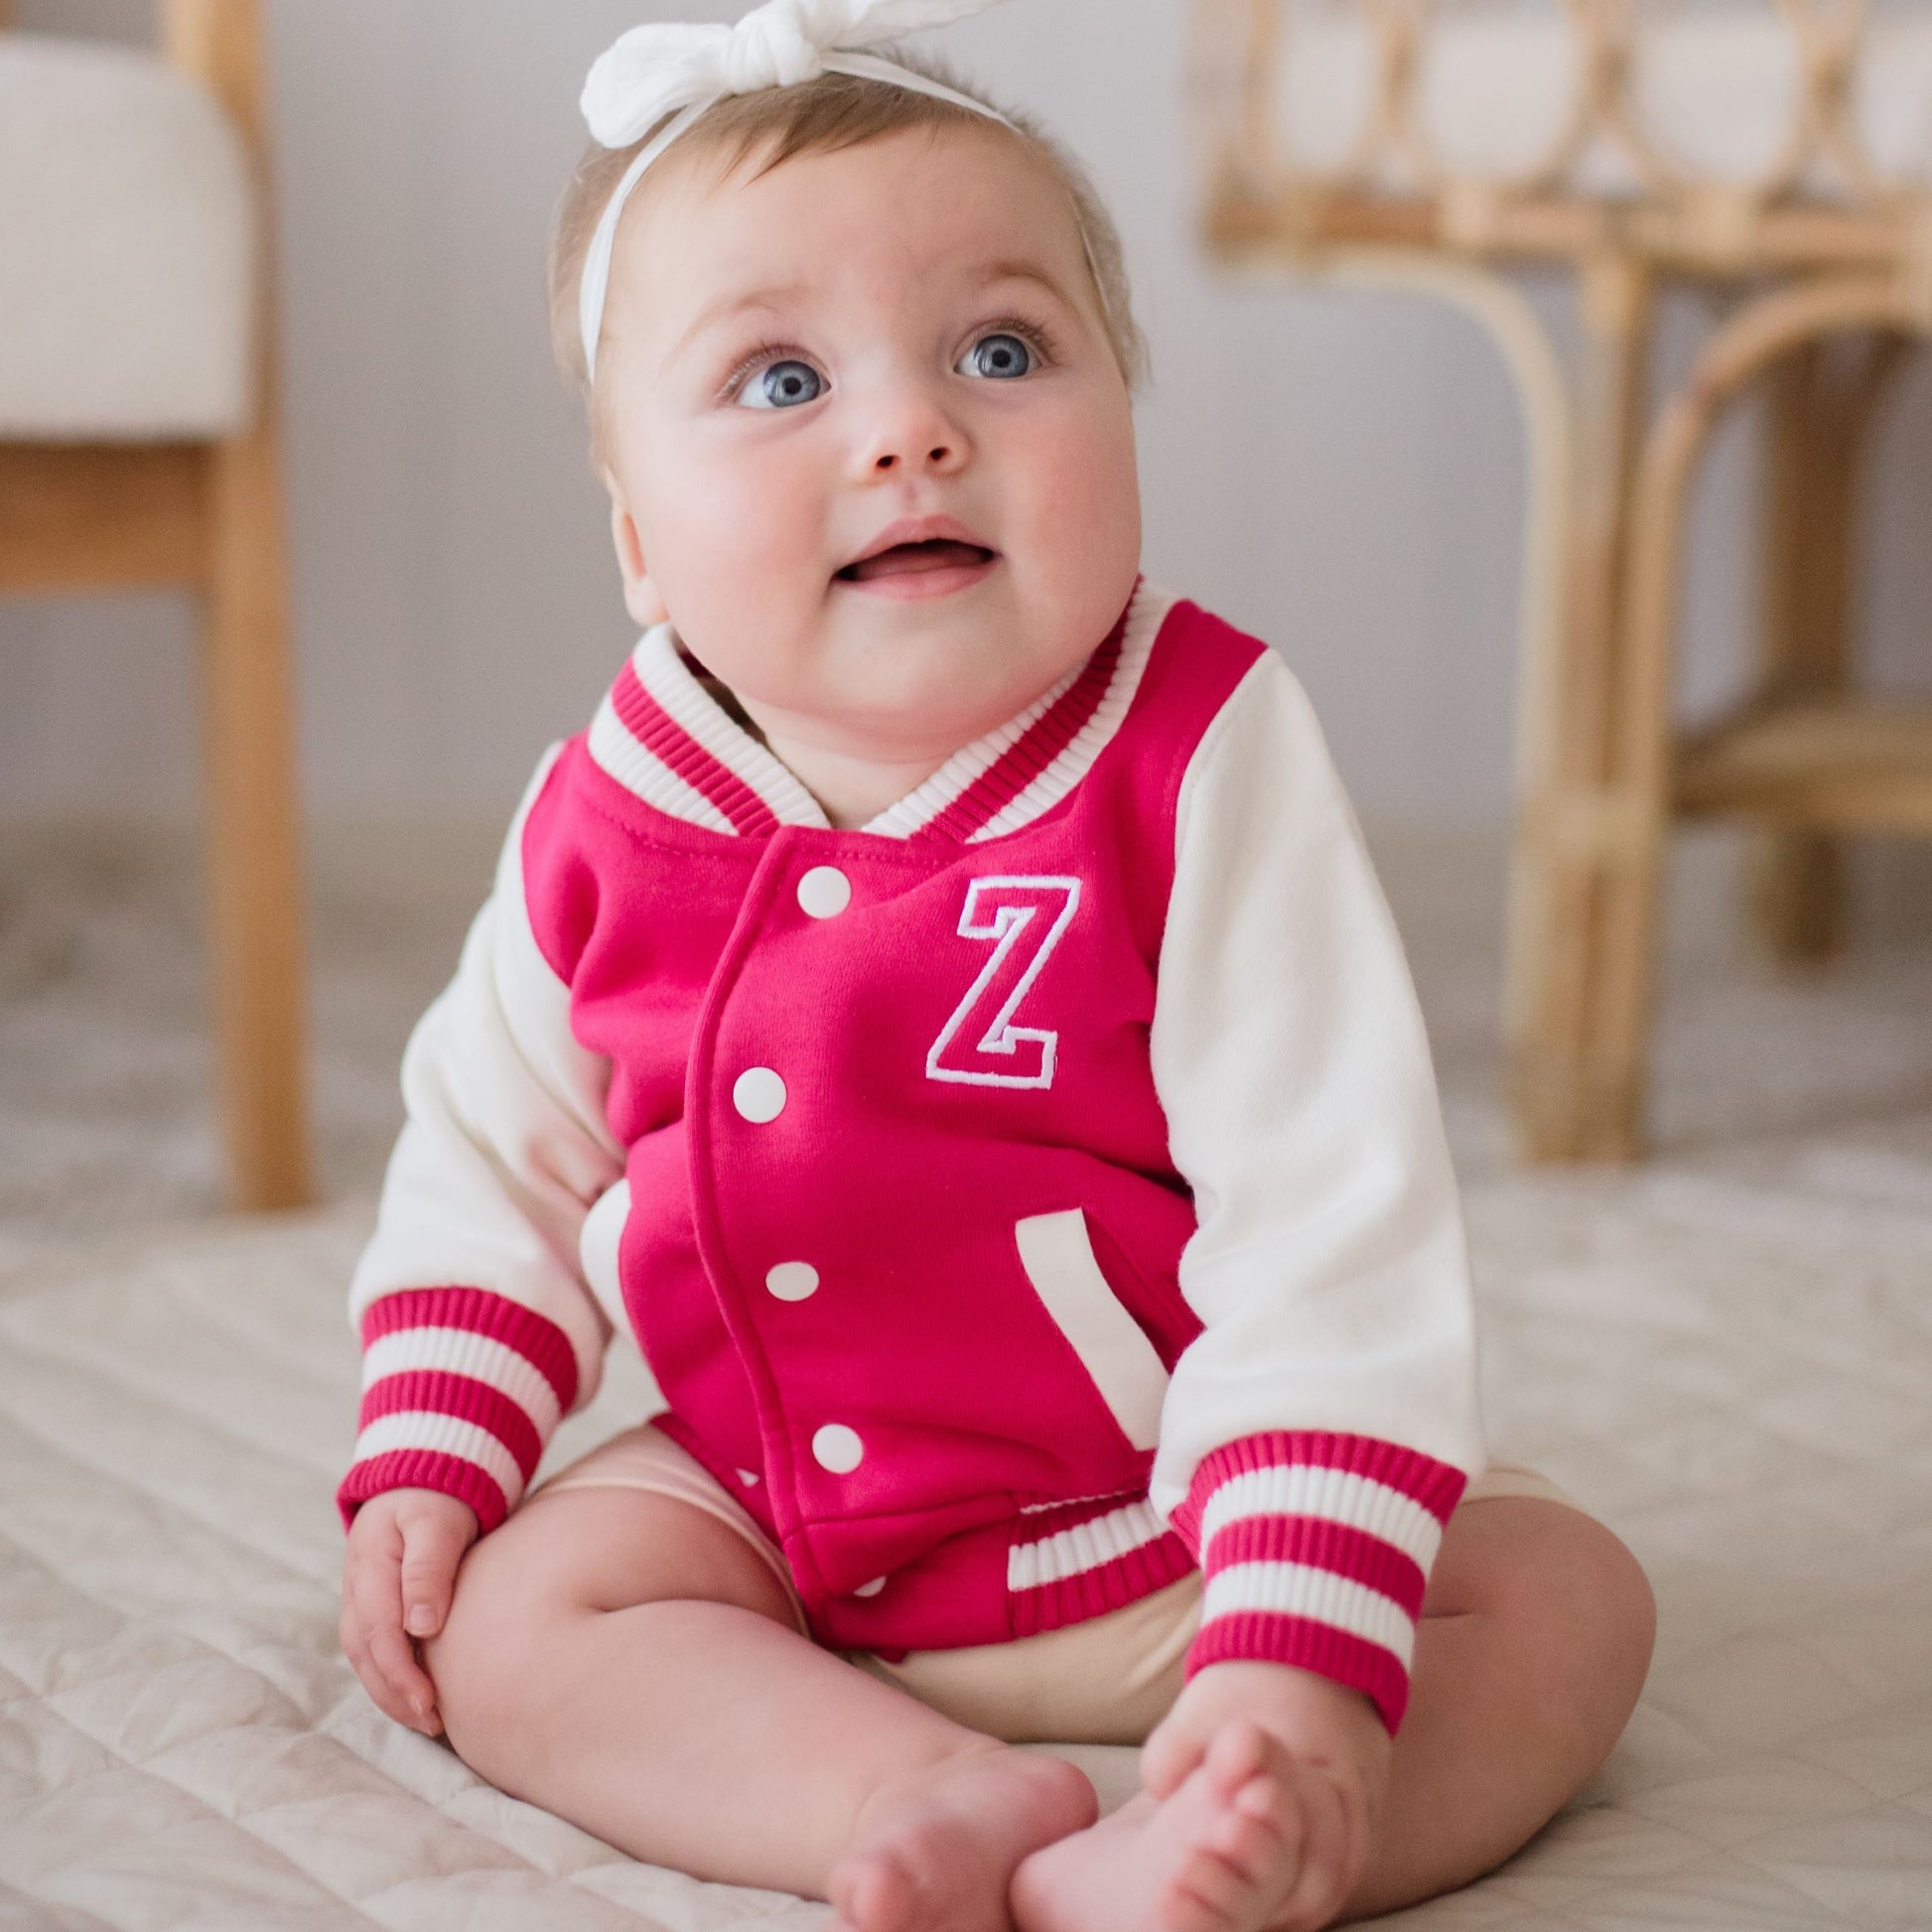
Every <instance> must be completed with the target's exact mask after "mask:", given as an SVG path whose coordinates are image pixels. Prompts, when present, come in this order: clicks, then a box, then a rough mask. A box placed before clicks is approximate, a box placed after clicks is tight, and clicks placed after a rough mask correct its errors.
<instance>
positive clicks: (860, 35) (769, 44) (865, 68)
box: [578, 0, 1011, 377]
mask: <svg viewBox="0 0 1932 1932" xmlns="http://www.w3.org/2000/svg"><path fill="white" fill-rule="evenodd" d="M999 4H1000V0H767V4H766V5H764V6H761V7H759V8H757V9H756V10H755V11H753V12H751V13H749V14H747V15H746V16H745V18H744V19H743V20H741V21H740V22H739V23H738V25H737V26H736V27H633V28H632V29H631V30H630V32H629V33H627V34H625V35H624V36H623V37H622V39H621V40H620V41H619V42H618V43H617V44H616V45H615V46H614V47H613V48H611V50H610V51H609V52H608V53H607V54H605V55H604V57H603V58H602V59H601V60H600V61H599V62H598V63H597V65H596V66H595V67H594V68H592V69H591V74H590V78H589V79H588V80H587V81H586V82H585V83H584V100H583V107H584V118H585V120H587V121H588V122H589V123H590V128H591V134H592V136H593V138H594V139H596V140H597V141H598V142H600V143H601V144H602V145H603V146H605V147H607V148H627V147H628V146H629V145H630V144H631V142H633V141H638V140H642V139H643V137H644V135H645V134H647V133H648V132H649V131H650V129H651V128H653V127H654V126H656V124H657V123H658V122H659V121H661V120H662V119H663V118H664V116H665V115H666V114H675V115H676V119H675V120H673V121H672V122H671V123H670V125H669V126H668V127H666V128H665V129H664V130H663V131H662V132H661V133H660V134H659V135H658V136H657V138H656V139H655V140H654V141H652V142H651V143H650V144H649V145H648V146H647V147H644V148H643V149H641V150H639V152H638V154H637V156H636V158H635V159H634V160H633V161H632V162H631V164H630V166H629V168H628V169H626V170H625V172H624V177H623V179H622V180H621V182H620V183H619V184H618V187H617V192H616V193H615V194H614V195H613V196H612V197H611V200H610V204H609V206H608V207H606V208H605V210H604V217H603V219H602V220H601V221H599V223H598V224H597V232H596V233H595V234H594V235H593V236H592V237H591V246H590V252H589V253H588V254H587V255H586V256H585V258H584V280H583V285H582V288H581V291H580V294H579V301H578V315H579V319H580V321H581V323H582V325H583V331H584V366H585V368H586V369H587V370H588V371H589V373H590V374H591V375H592V376H593V377H595V376H596V374H597V345H598V343H599V342H600V341H601V340H602V338H603V335H604V305H605V302H606V300H607V299H608V297H609V295H610V292H611V258H612V255H613V253H614V252H615V250H616V248H617V243H618V222H619V220H620V218H621V216H622V214H623V207H624V204H625V203H626V202H627V201H629V199H630V192H631V190H632V189H634V188H635V187H636V186H637V184H638V182H639V181H641V180H642V179H643V176H644V171H645V170H646V169H647V168H648V167H649V166H650V165H651V163H652V162H654V161H655V160H656V159H657V158H658V156H659V155H661V154H662V153H663V152H664V150H665V149H666V148H668V147H669V146H670V145H671V143H672V142H673V141H675V140H676V139H677V138H678V136H679V135H681V134H683V133H684V132H685V130H686V129H687V128H689V127H690V126H691V125H692V124H693V123H694V122H696V121H697V120H699V119H701V118H702V117H703V115H704V114H705V113H706V112H707V110H709V109H710V108H712V107H715V106H716V105H717V104H718V102H719V101H721V100H723V99H724V98H725V97H726V96H727V95H729V94H753V93H758V92H759V91H761V90H762V89H763V88H766V87H795V86H797V85H798V84H799V83H800V82H801V81H805V80H815V79H816V78H817V77H818V76H819V75H820V74H821V73H828V72H829V73H851V74H857V75H859V76H860V77H861V78H863V79H867V80H884V81H887V82H889V83H890V84H891V85H893V86H895V87H905V88H908V89H909V90H910V91H911V92H913V93H919V94H930V95H932V96H933V98H934V99H936V100H948V101H951V102H952V103H953V105H954V106H956V107H968V108H971V109H972V111H973V112H974V113H976V114H984V115H985V116H986V117H987V118H988V119H989V120H995V121H998V122H999V123H1000V124H1001V126H1003V127H1006V126H1010V125H1011V123H1010V122H1009V121H1008V120H1007V119H1006V117H1005V115H1003V114H999V113H996V112H995V111H994V110H993V109H992V108H990V107H988V106H987V105H986V104H985V102H984V101H978V100H974V99H973V98H972V97H971V96H970V95H968V94H962V93H959V92H956V91H955V90H954V89H953V88H951V87H946V86H942V85H941V84H940V83H939V82H938V81H936V80H928V79H927V78H926V77H925V75H924V74H922V73H914V72H913V71H912V70H911V69H909V68H902V67H899V66H897V64H896V63H894V62H892V61H885V60H881V59H879V58H878V57H877V56H876V55H871V54H868V53H866V52H865V51H864V50H865V49H866V48H869V47H876V46H878V45H879V44H880V43H881V42H882V41H890V40H897V38H898V37H899V36H900V35H901V34H910V33H916V32H917V31H918V30H919V29H921V28H925V27H943V26H945V25H946V24H947V22H949V21H954V20H962V19H964V18H965V17H966V16H967V15H968V14H976V13H984V12H985V11H986V9H987V8H988V7H993V6H998V5H999Z"/></svg>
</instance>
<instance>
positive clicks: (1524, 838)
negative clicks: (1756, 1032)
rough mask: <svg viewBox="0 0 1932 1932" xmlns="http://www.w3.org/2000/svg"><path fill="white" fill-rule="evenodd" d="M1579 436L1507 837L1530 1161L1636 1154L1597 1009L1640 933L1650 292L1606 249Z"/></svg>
mask: <svg viewBox="0 0 1932 1932" xmlns="http://www.w3.org/2000/svg"><path fill="white" fill-rule="evenodd" d="M1581 311H1582V323H1583V339H1584V362H1583V369H1582V383H1581V388H1580V393H1579V404H1580V407H1579V428H1580V431H1581V442H1580V446H1579V449H1578V457H1577V483H1576V510H1575V515H1574V517H1573V519H1572V522H1571V530H1572V539H1571V557H1570V567H1569V584H1568V588H1567V595H1566V600H1565V623H1564V627H1563V640H1562V644H1561V648H1560V656H1559V661H1558V662H1557V663H1556V664H1554V665H1553V666H1551V667H1550V668H1549V675H1548V676H1546V677H1543V678H1542V679H1540V680H1538V681H1537V683H1538V687H1539V688H1540V689H1541V691H1542V692H1543V693H1544V698H1543V703H1544V705H1545V706H1546V707H1547V710H1548V715H1547V716H1546V717H1545V718H1544V719H1542V720H1540V721H1531V727H1530V728H1531V729H1532V731H1533V735H1534V738H1535V740H1536V742H1538V743H1539V744H1540V745H1541V746H1542V747H1543V748H1544V750H1543V752H1542V768H1541V769H1540V770H1537V771H1534V772H1532V773H1531V774H1530V779H1529V787H1528V796H1527V799H1526V803H1525V809H1524V812H1523V815H1522V820H1521V824H1520V827H1519V831H1518V839H1517V858H1516V901H1517V903H1516V912H1515V916H1514V917H1513V919H1512V946H1513V947H1514V949H1515V952H1516V957H1515V958H1514V960H1513V961H1512V964H1511V975H1510V977H1511V982H1512V986H1513V988H1514V989H1515V992H1514V1004H1513V1011H1512V1014H1511V1017H1510V1092H1511V1099H1512V1104H1513V1110H1514V1113H1515V1118H1516V1125H1517V1132H1518V1138H1519V1141H1520V1142H1521V1144H1522V1147H1523V1150H1524V1152H1525V1153H1526V1154H1527V1155H1528V1157H1529V1158H1530V1159H1532V1160H1543V1161H1590V1160H1608V1161H1626V1160H1630V1159H1633V1158H1634V1157H1635V1156H1636V1154H1637V1153H1638V1152H1639V1149H1640V1138H1641V1127H1640V1123H1641V1116H1642V1110H1643V1091H1642V1084H1641V1074H1640V1065H1631V1064H1625V1063H1623V1061H1622V1060H1621V1059H1620V1058H1619V1056H1618V1055H1616V1054H1614V1053H1609V1054H1606V1051H1605V1044H1604V1038H1603V1034H1604V1027H1605V1016H1606V1011H1607V1008H1608V1006H1609V1005H1610V1003H1611V1002H1612V1001H1613V1000H1614V996H1615V992H1616V979H1617V975H1618V974H1619V973H1621V972H1622V971H1623V970H1624V963H1625V962H1626V961H1627V959H1628V956H1629V954H1630V951H1631V948H1632V947H1633V946H1636V947H1643V946H1647V945H1648V943H1649V934H1650V925H1651V922H1652V919H1653V916H1654V914H1653V912H1652V909H1651V908H1652V905H1653V901H1654V896H1655V884H1656V881H1655V871H1656V860H1657V854H1656V835H1655V832H1654V828H1653V827H1650V826H1649V825H1648V824H1647V822H1646V820H1645V817H1644V815H1643V814H1640V813H1638V814H1633V812H1632V810H1631V803H1630V795H1629V792H1628V787H1627V785H1626V783H1625V782H1624V780H1625V773H1624V772H1623V771H1622V769H1621V764H1622V761H1623V759H1622V752H1621V750H1620V748H1621V746H1622V744H1623V741H1624V736H1625V735H1624V733H1623V732H1622V730H1621V729H1620V725H1619V719H1620V716H1621V711H1622V704H1621V696H1620V692H1619V688H1618V681H1619V677H1620V675H1621V673H1620V669H1619V663H1618V638H1619V633H1620V630H1621V628H1622V603H1623V595H1624V589H1625V574H1626V564H1627V554H1628V550H1629V541H1630V515H1631V505H1632V490H1633V478H1634V475H1635V471H1636V466H1637V456H1638V450H1639V446H1640V441H1641V436H1642V430H1643V423H1644V414H1645V400H1646V391H1647V383H1648V363H1649V345H1650V336H1651V327H1652V288H1651V283H1650V279H1649V276H1648V273H1647V271H1646V270H1645V269H1644V267H1643V266H1642V265H1641V264H1640V263H1638V262H1637V261H1635V260H1633V259H1630V258H1627V257H1624V256H1621V255H1616V254H1607V255H1604V256H1602V257H1600V258H1599V259H1597V260H1596V261H1594V262H1591V263H1589V264H1588V265H1587V267H1586V270H1585V273H1584V279H1583V287H1582V304H1581Z"/></svg>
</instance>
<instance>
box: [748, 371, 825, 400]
mask: <svg viewBox="0 0 1932 1932" xmlns="http://www.w3.org/2000/svg"><path fill="white" fill-rule="evenodd" d="M824 393H825V378H824V377H823V376H822V375H820V374H819V372H818V371H817V370H816V369H815V368H813V367H812V365H811V364H810V363H809V362H767V363H766V364H765V366H764V367H763V368H761V369H759V370H758V371H757V372H756V373H755V374H754V375H753V377H752V379H751V380H750V381H749V382H748V383H746V385H745V386H744V388H743V389H741V390H740V391H739V392H738V400H739V402H740V403H741V404H742V405H743V406H744V407H745V408H747V409H796V408H797V407H798V405H799V404H800V403H803V402H816V401H817V400H818V399H819V397H820V396H822V395H823V394H824Z"/></svg>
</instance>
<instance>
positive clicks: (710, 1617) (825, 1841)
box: [426, 1489, 1095, 1932]
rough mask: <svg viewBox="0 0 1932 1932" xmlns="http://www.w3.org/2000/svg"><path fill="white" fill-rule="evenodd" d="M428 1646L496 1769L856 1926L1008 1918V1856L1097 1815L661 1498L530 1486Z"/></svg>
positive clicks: (469, 1753) (453, 1731)
mask: <svg viewBox="0 0 1932 1932" xmlns="http://www.w3.org/2000/svg"><path fill="white" fill-rule="evenodd" d="M426 1661H427V1664H428V1667H429V1670H430V1674H431V1676H432V1678H433V1679H434V1680H435V1683H436V1688H437V1697H438V1705H439V1709H440V1710H441V1712H442V1714H443V1719H444V1723H445V1725H446V1726H447V1727H448V1730H449V1735H450V1741H451V1742H452V1743H453V1744H454V1745H455V1747H456V1749H457V1751H458V1753H459V1754H460V1755H461V1756H462V1757H463V1759H464V1761H465V1762H466V1763H468V1764H469V1765H471V1766H472V1767H473V1768H474V1769H475V1770H477V1771H479V1772H481V1773H482V1774H483V1776H484V1777H486V1778H488V1779H489V1780H490V1781H491V1783H493V1784H496V1785H498V1786H499V1787H500V1788H502V1789H503V1790H505V1791H508V1792H510V1793H512V1794H513V1795H515V1796H517V1797H521V1798H527V1799H529V1800H530V1801H531V1802H532V1803H535V1804H539V1805H542V1806H544V1807H545V1808H546V1809H548V1810H550V1811H554V1812H556V1813H557V1814H558V1815H559V1816H561V1817H564V1818H568V1819H569V1820H571V1822H572V1823H574V1824H577V1825H580V1826H582V1827H583V1828H584V1829H585V1830H586V1831H590V1832H594V1833H595V1834H597V1836H598V1837H600V1838H603V1839H605V1840H607V1841H608V1842H610V1843H611V1844H613V1845H616V1846H618V1847H620V1848H621V1850H623V1851H626V1852H628V1853H630V1854H631V1855H632V1856H633V1857H636V1858H639V1859H644V1860H648V1861H650V1862H652V1863H659V1864H668V1865H673V1866H676V1867H677V1868H679V1869H680V1870H684V1871H688V1872H691V1873H693V1874H694V1875H696V1876H698V1877H703V1878H711V1879H719V1880H725V1881H729V1882H733V1883H738V1884H749V1885H763V1886H769V1887H772V1888H774V1889H778V1890H785V1891H794V1892H799V1893H802V1894H804V1895H806V1896H810V1897H820V1898H824V1897H831V1898H832V1899H833V1900H834V1902H835V1903H838V1904H839V1905H840V1907H841V1915H840V1916H841V1922H842V1923H843V1924H847V1925H850V1926H853V1927H857V1928H859V1929H860V1932H954V1929H955V1928H957V1932H980V1929H981V1928H986V1929H987V1932H1004V1928H1005V1927H1006V1925H1007V1922H1008V1921H1007V1915H1006V1888H1007V1882H1008V1879H1009V1877H1010V1875H1011V1873H1012V1870H1013V1868H1014V1866H1015V1865H1016V1864H1018V1863H1019V1862H1020V1860H1021V1859H1022V1858H1024V1857H1025V1856H1026V1854H1027V1853H1028V1852H1031V1851H1033V1850H1034V1849H1035V1848H1036V1847H1037V1846H1039V1845H1042V1844H1045V1843H1047V1842H1049V1841H1050V1840H1051V1839H1053V1838H1057V1837H1061V1836H1063V1835H1064V1834H1065V1833H1067V1832H1071V1831H1077V1830H1079V1829H1080V1828H1081V1827H1083V1826H1085V1825H1087V1824H1089V1823H1091V1822H1092V1819H1093V1816H1094V1811H1095V1801H1094V1796H1093V1788H1092V1786H1091V1785H1089V1784H1088V1783H1087V1781H1086V1779H1085V1778H1084V1777H1083V1776H1082V1775H1081V1774H1080V1773H1079V1772H1078V1771H1077V1770H1075V1769H1074V1768H1073V1767H1072V1766H1071V1765H1069V1764H1065V1763H1062V1762H1060V1761H1058V1760H1056V1759H1052V1758H1045V1757H1039V1756H1035V1755H1032V1754H1030V1753H1024V1752H1020V1751H1016V1750H1013V1749H1010V1748H1009V1747H1008V1746H1006V1745H1004V1744H1001V1743H999V1742H997V1741H996V1740H995V1739H993V1738H990V1737H984V1736H981V1735H980V1734H979V1733H977V1732H975V1731H971V1730H967V1729H964V1728H962V1727H961V1726H960V1725H955V1724H953V1723H951V1722H950V1721H949V1720H947V1719H945V1718H942V1717H940V1716H939V1715H938V1714H937V1713H936V1712H934V1711H931V1710H928V1709H927V1708H926V1707H925V1706H924V1705H922V1704H919V1703H917V1702H915V1701H914V1700H913V1699H911V1698H910V1697H907V1696H906V1695H904V1694H903V1693H902V1692H899V1691H897V1690H895V1689H894V1688H892V1687H891V1686H890V1685H886V1684H882V1683H880V1682H879V1681H878V1680H877V1679H875V1678H872V1677H869V1676H868V1675H866V1673H865V1672H863V1671H859V1670H855V1669H854V1668H853V1667H852V1666H851V1665H849V1664H847V1663H845V1662H844V1661H843V1660H842V1659H840V1658H838V1657H835V1656H833V1655H831V1654H830V1653H828V1652H826V1651H823V1650H820V1649H818V1648H816V1647H815V1646H814V1645H813V1644H812V1643H811V1642H810V1641H809V1640H807V1639H806V1638H804V1637H802V1636H800V1635H799V1634H798V1632H797V1630H796V1628H795V1627H794V1626H793V1623H792V1619H791V1612H790V1608H789V1606H788V1604H787V1601H786V1598H785V1594H784V1591H783V1589H782V1588H781V1587H780V1586H779V1585H778V1583H777V1581H776V1579H775V1578H774V1577H773V1576H772V1575H771V1573H770V1572H769V1571H768V1570H767V1569H766V1568H765V1566H764V1565H763V1564H762V1563H760V1562H759V1558H758V1557H757V1555H756V1554H755V1553H754V1552H753V1551H752V1550H751V1549H749V1548H748V1547H747V1545H746V1544H745V1543H744V1541H743V1540H742V1539H741V1538H740V1537H738V1536H737V1535H736V1534H735V1533H734V1532H733V1531H732V1530H730V1529H729V1528H728V1527H727V1526H726V1525H724V1524H723V1523H720V1522H719V1521H717V1520H716V1519H715V1518H714V1517H711V1516H709V1515H707V1514H706V1513H705V1512H704V1511H703V1510H700V1509H697V1508H694V1507H693V1506H692V1505H690V1504H688V1503H683V1502H679V1501H676V1500H675V1499H673V1498H670V1497H666V1496H658V1495H653V1494H650V1493H647V1492H644V1491H640V1490H634V1489H573V1490H565V1491H561V1492H559V1493H557V1494H556V1495H552V1496H539V1497H537V1498H535V1499H533V1500H532V1501H531V1502H530V1503H529V1504H527V1505H526V1506H525V1507H524V1508H523V1509H522V1510H520V1511H519V1512H518V1513H517V1514H516V1515H514V1516H512V1517H511V1518H510V1520H509V1521H508V1522H507V1523H505V1524H504V1525H503V1527H502V1528H501V1529H499V1530H497V1531H496V1532H495V1533H494V1534H493V1535H491V1536H488V1537H485V1538H484V1539H483V1541H482V1542H481V1543H480V1544H478V1545H477V1546H476V1548H475V1549H474V1550H472V1551H471V1553H470V1555H469V1557H468V1558H467V1559H466V1561H465V1563H464V1566H463V1569H462V1571H461V1572H460V1573H459V1575H458V1578H457V1587H456V1600H455V1603H454V1605H453V1606H452V1609H451V1613H450V1618H449V1622H448V1625H447V1626H446V1628H445V1630H444V1632H443V1634H442V1635H441V1636H439V1637H438V1638H437V1639H435V1641H434V1642H432V1643H431V1644H429V1645H428V1646H426Z"/></svg>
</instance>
